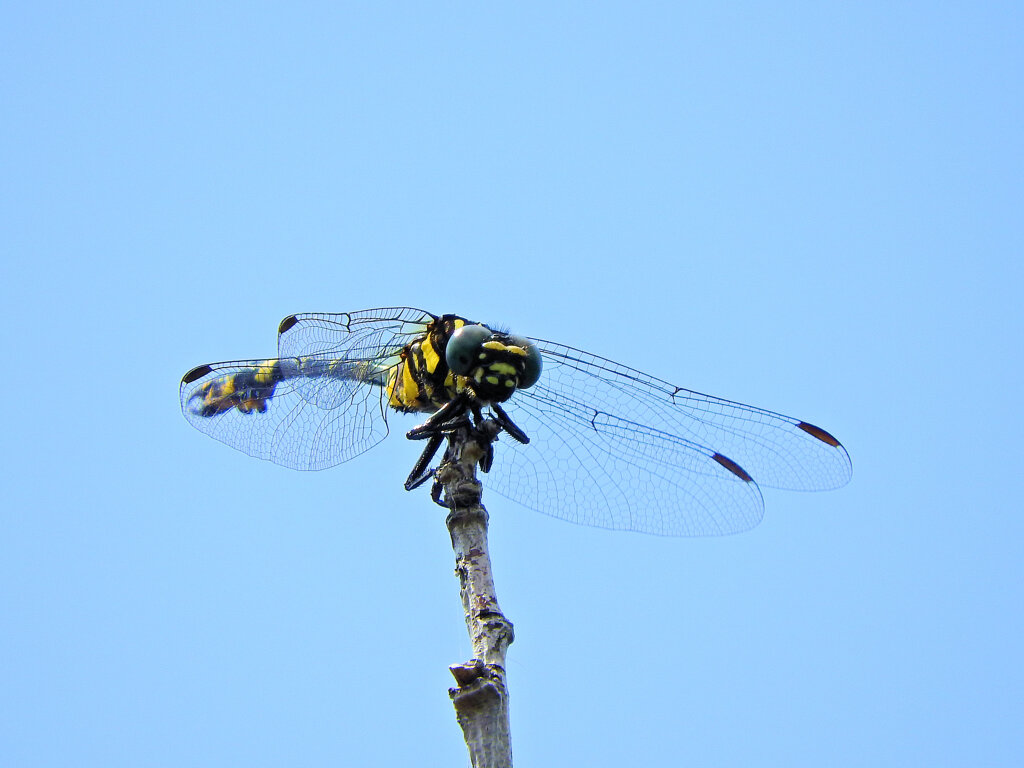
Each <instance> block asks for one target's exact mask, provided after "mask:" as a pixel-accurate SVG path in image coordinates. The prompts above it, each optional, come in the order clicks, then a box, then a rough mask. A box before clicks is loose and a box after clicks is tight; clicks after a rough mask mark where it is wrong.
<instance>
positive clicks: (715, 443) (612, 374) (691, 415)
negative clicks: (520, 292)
mask: <svg viewBox="0 0 1024 768" xmlns="http://www.w3.org/2000/svg"><path fill="white" fill-rule="evenodd" d="M535 343H536V344H537V345H538V346H539V347H540V349H541V352H542V354H543V356H544V373H543V374H542V376H543V377H544V378H543V379H542V381H543V382H544V383H546V384H547V386H548V387H549V388H550V389H551V390H554V391H557V392H559V393H564V394H565V395H567V396H569V397H570V398H573V399H575V400H577V401H579V402H581V403H584V404H586V405H588V406H590V407H591V409H592V410H594V411H597V412H602V413H607V414H610V415H612V416H616V417H618V418H621V419H624V420H628V421H631V422H635V423H637V424H642V425H645V426H646V427H649V428H652V429H655V430H657V431H659V432H665V433H668V434H670V435H675V436H676V437H678V438H681V439H682V440H684V441H689V442H690V443H693V444H696V445H699V446H705V447H706V448H708V449H710V451H711V452H712V453H718V454H720V455H724V456H727V457H729V458H730V459H732V460H733V461H735V462H736V463H737V464H739V465H740V466H741V467H742V468H743V469H744V470H745V471H746V472H748V473H749V474H750V475H751V476H752V477H753V478H754V480H755V481H757V483H758V484H759V485H761V486H762V487H768V488H781V489H786V490H801V491H812V490H829V489H833V488H839V487H840V486H843V485H845V484H846V483H847V482H849V480H850V477H851V476H852V474H853V466H852V464H851V463H850V457H849V454H847V452H846V449H845V448H843V446H842V445H841V444H840V443H839V441H838V440H836V439H835V438H834V437H833V436H832V435H830V434H829V433H828V432H826V431H825V430H823V429H821V428H819V427H815V426H814V425H812V424H809V423H807V422H804V421H801V420H800V419H796V418H792V417H790V416H784V415H782V414H780V413H774V412H772V411H768V410H765V409H763V408H757V407H754V406H750V405H744V404H742V403H736V402H733V401H730V400H724V399H722V398H718V397H713V396H711V395H704V394H701V393H699V392H693V391H691V390H688V389H684V388H682V387H676V386H674V385H672V384H669V383H668V382H665V381H662V380H661V379H657V378H654V377H653V376H649V375H647V374H645V373H642V372H641V371H637V370H634V369H632V368H628V367H626V366H624V365H620V364H618V363H615V362H613V361H611V360H607V359H605V358H602V357H598V356H597V355H592V354H590V353H588V352H582V351H580V350H577V349H573V348H572V347H566V346H564V345H561V344H556V343H553V342H548V341H542V340H536V341H535ZM520 394H521V393H517V395H516V397H519V396H520Z"/></svg>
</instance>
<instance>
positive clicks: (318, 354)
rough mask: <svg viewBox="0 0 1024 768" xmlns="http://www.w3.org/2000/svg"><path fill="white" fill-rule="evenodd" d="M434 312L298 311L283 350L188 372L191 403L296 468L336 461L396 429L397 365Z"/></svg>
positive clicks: (220, 431)
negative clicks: (389, 400)
mask: <svg viewBox="0 0 1024 768" xmlns="http://www.w3.org/2000/svg"><path fill="white" fill-rule="evenodd" d="M432 317H433V316H432V315H430V314H429V313H425V312H422V311H421V310H413V309H409V308H401V307H400V308H394V309H379V310H366V311H363V312H354V313H351V314H343V315H326V314H309V315H292V316H290V317H288V318H285V320H283V321H282V323H281V326H280V334H279V338H278V350H279V354H280V355H281V356H280V357H279V358H277V359H274V360H240V361H233V362H225V363H214V364H212V365H205V366H199V367H198V368H195V369H193V370H192V371H190V372H189V373H187V374H186V375H185V377H184V378H183V380H182V384H181V392H180V398H181V408H182V412H183V413H184V414H185V418H186V419H188V421H189V423H191V424H192V425H193V426H194V427H196V429H198V430H200V431H201V432H205V433H206V434H208V435H210V436H211V437H213V438H215V439H217V440H220V441H221V442H223V443H226V444H227V445H230V446H231V447H233V448H237V449H238V450H240V451H244V452H245V453H248V454H249V455H250V456H255V457H257V458H261V459H266V460H267V461H272V462H274V463H275V464H280V465H282V466H285V467H290V468H293V469H326V468H327V467H332V466H335V465H337V464H340V463H342V462H345V461H348V460H349V459H351V458H354V457H355V456H358V455H359V454H361V453H363V452H364V451H367V450H369V449H370V448H372V447H373V446H374V445H376V444H377V443H379V442H380V441H381V440H383V439H384V438H385V437H386V436H387V434H388V424H387V409H386V407H385V406H386V403H385V396H384V388H383V387H384V384H385V382H386V379H387V375H388V372H389V371H390V369H391V368H392V367H393V366H394V365H396V364H397V363H398V353H399V352H400V351H401V349H402V347H404V346H405V345H406V344H407V343H408V342H409V341H410V340H411V339H413V338H415V337H416V336H417V335H418V334H421V333H423V329H424V325H425V323H426V322H429V321H430V319H432Z"/></svg>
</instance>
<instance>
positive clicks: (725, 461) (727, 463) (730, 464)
mask: <svg viewBox="0 0 1024 768" xmlns="http://www.w3.org/2000/svg"><path fill="white" fill-rule="evenodd" d="M711 458H712V459H714V460H715V461H717V462H718V463H719V464H721V465H722V466H723V467H725V468H726V469H728V470H729V471H730V472H732V473H733V474H734V475H736V477H738V478H739V479H740V480H742V481H743V482H745V483H752V482H754V478H752V477H751V476H750V475H748V474H747V470H745V469H744V468H743V467H741V466H740V465H739V464H737V463H736V462H735V461H733V460H732V459H730V458H729V457H728V456H723V455H722V454H720V453H716V454H714V455H713V456H712V457H711Z"/></svg>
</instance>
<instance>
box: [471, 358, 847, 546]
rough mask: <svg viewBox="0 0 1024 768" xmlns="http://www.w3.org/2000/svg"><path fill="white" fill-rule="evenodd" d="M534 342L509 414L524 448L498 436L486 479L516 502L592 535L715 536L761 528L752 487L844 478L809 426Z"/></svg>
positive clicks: (841, 456) (831, 445)
mask: <svg viewBox="0 0 1024 768" xmlns="http://www.w3.org/2000/svg"><path fill="white" fill-rule="evenodd" d="M536 343H537V345H538V346H539V348H540V349H541V352H542V354H543V356H544V372H543V374H542V377H541V380H540V382H538V384H537V385H535V386H534V387H532V388H530V389H527V390H521V391H518V392H516V394H515V395H514V396H513V398H512V400H511V401H510V402H509V404H508V407H507V410H508V412H509V415H510V416H511V417H512V419H513V420H514V421H515V422H516V423H517V424H518V425H519V426H520V427H521V428H523V430H524V431H525V432H526V434H527V435H529V436H530V438H531V441H530V443H529V444H528V445H518V444H516V443H514V441H511V440H508V439H505V440H503V441H502V442H501V445H500V446H499V448H497V449H496V450H497V455H496V457H495V461H494V467H493V468H492V469H491V473H490V476H489V477H488V478H487V479H486V480H485V486H486V487H489V488H492V489H494V490H495V491H496V492H498V493H500V494H502V495H504V496H507V497H509V498H511V499H513V500H515V501H518V502H520V503H522V504H524V505H525V506H528V507H531V508H533V509H536V510H538V511H540V512H544V513H545V514H549V515H552V516H554V517H559V518H562V519H566V520H570V521H572V522H576V523H582V524H585V525H593V526H597V527H602V528H613V529H624V530H633V531H642V532H645V533H654V534H661V535H668V536H696V535H717V534H725V533H736V532H739V531H743V530H746V529H748V528H751V527H753V526H755V525H756V524H757V523H758V522H759V521H760V519H761V517H762V515H763V501H762V498H761V494H760V491H759V490H758V487H757V483H761V484H762V485H765V486H769V487H776V488H787V489H797V490H824V489H828V488H836V487H839V486H841V485H843V484H845V483H846V482H848V481H849V479H850V476H851V474H852V466H851V463H850V458H849V456H848V455H847V453H846V450H845V449H844V448H843V447H842V445H840V444H839V442H838V441H837V440H835V438H833V437H832V436H831V435H829V434H828V433H827V432H825V431H824V430H821V429H819V428H818V427H814V426H813V425H810V424H807V423H806V422H802V421H800V420H799V419H793V418H790V417H788V416H783V415H781V414H778V413H773V412H771V411H766V410H764V409H761V408H755V407H753V406H747V405H743V404H740V403H735V402H731V401H728V400H723V399H721V398H716V397H711V396H708V395H702V394H700V393H697V392H692V391H690V390H686V389H682V388H680V387H675V386H673V385H671V384H668V383H667V382H664V381H661V380H660V379H656V378H654V377H651V376H648V375H647V374H644V373H642V372H640V371H636V370H634V369H632V368H628V367H626V366H622V365H619V364H618V363H615V362H613V361H611V360H607V359H605V358H601V357H598V356H596V355H591V354H589V353H587V352H582V351H580V350H577V349H573V348H571V347H566V346H563V345H560V344H555V343H552V342H548V341H542V340H536ZM737 465H738V466H737ZM737 470H738V471H737Z"/></svg>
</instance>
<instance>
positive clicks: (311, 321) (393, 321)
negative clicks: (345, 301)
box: [277, 307, 435, 360]
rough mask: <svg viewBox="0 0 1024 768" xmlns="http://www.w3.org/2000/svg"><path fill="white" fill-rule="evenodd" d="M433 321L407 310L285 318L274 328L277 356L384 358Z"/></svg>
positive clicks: (430, 316) (398, 308)
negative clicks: (276, 328)
mask: <svg viewBox="0 0 1024 768" xmlns="http://www.w3.org/2000/svg"><path fill="white" fill-rule="evenodd" d="M434 319H435V317H434V315H432V314H431V313H429V312H425V311H423V310H422V309H413V308H411V307H386V308H382V309H364V310H362V311H359V312H343V313H340V314H328V313H323V312H309V313H305V314H301V315H289V316H288V317H286V318H285V319H284V320H282V321H281V324H280V326H279V327H278V337H277V356H278V357H300V356H303V355H316V354H320V355H326V356H334V357H343V356H345V357H352V358H358V359H360V360H370V359H372V358H374V357H375V356H379V357H383V358H387V357H389V356H391V355H393V354H396V353H397V351H398V350H400V349H401V348H402V347H404V346H405V345H406V344H408V343H409V342H410V341H412V340H413V339H414V338H416V337H417V336H419V335H421V334H422V333H423V332H424V330H425V329H426V326H427V323H429V322H430V321H432V320H434Z"/></svg>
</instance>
